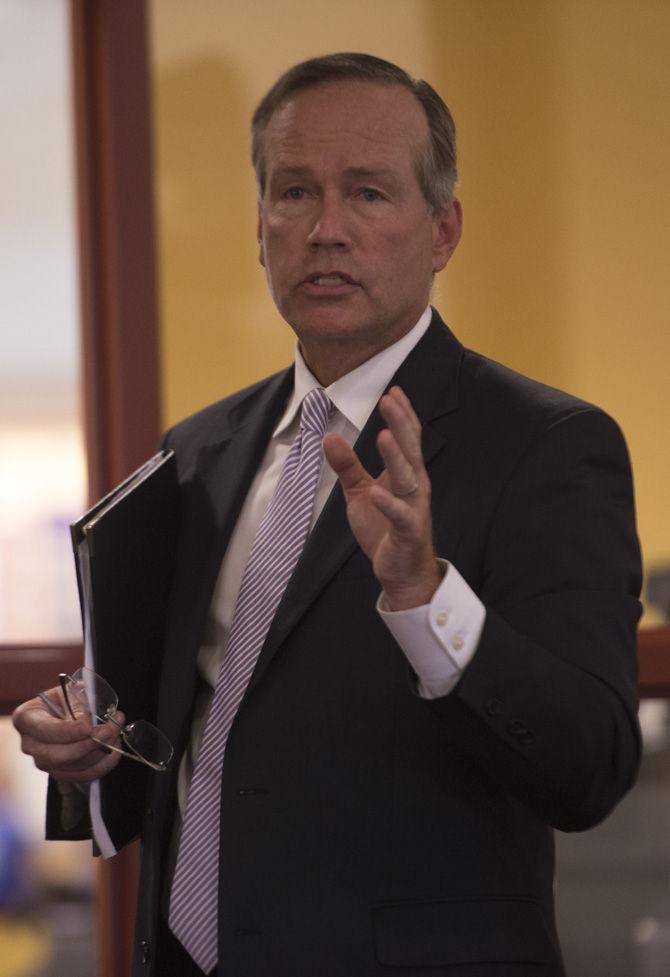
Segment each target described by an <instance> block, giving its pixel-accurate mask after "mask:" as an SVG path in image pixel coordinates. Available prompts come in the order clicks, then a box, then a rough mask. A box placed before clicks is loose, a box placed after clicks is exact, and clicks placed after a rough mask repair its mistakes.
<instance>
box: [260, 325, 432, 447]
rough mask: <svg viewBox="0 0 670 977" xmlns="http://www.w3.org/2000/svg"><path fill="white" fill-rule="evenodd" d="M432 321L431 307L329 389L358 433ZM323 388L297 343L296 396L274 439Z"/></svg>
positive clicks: (275, 432) (279, 424) (335, 402)
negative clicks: (311, 394) (310, 395)
mask: <svg viewBox="0 0 670 977" xmlns="http://www.w3.org/2000/svg"><path fill="white" fill-rule="evenodd" d="M431 318H432V309H431V308H430V306H428V308H427V309H426V310H425V311H424V313H423V315H422V316H421V318H420V319H419V321H418V322H417V324H416V325H415V326H414V327H413V328H412V329H410V331H409V332H408V333H405V335H404V336H402V337H401V338H400V339H399V340H398V341H397V342H395V343H393V344H392V345H391V346H387V347H386V349H383V350H381V352H379V353H377V354H376V355H375V356H372V357H370V359H369V360H366V361H365V363H361V365H360V366H357V367H356V369H355V370H352V371H351V372H350V373H346V374H345V375H344V376H343V377H340V379H339V380H336V381H335V382H334V383H331V385H330V386H329V387H326V388H325V390H326V393H327V394H328V396H329V397H330V400H331V401H332V403H333V404H334V405H335V407H336V408H337V410H338V411H339V412H340V413H341V414H343V415H344V417H346V419H347V420H348V421H349V423H350V424H353V426H354V427H355V428H356V430H357V431H359V432H360V431H362V430H363V428H364V427H365V422H366V421H367V419H368V417H369V416H370V414H371V413H372V411H373V410H374V408H375V406H376V404H377V402H378V401H379V398H380V397H381V395H382V394H383V393H384V391H385V390H386V387H387V386H388V384H389V381H390V379H391V377H392V376H393V375H394V373H395V372H396V370H397V369H398V367H399V366H400V364H401V363H402V362H403V360H405V359H406V358H407V357H408V356H409V354H410V353H411V351H412V350H413V349H414V347H415V346H416V344H417V343H418V342H419V340H420V339H421V337H422V336H423V334H424V333H425V331H426V330H427V329H428V326H429V325H430V320H431ZM320 386H321V384H320V383H319V381H318V380H317V379H316V377H315V376H313V374H312V373H310V371H309V369H308V368H307V365H306V364H305V361H304V359H303V358H302V353H301V352H300V346H299V344H296V353H295V368H294V383H293V393H292V394H291V398H290V400H289V402H288V404H287V405H286V410H285V411H284V413H283V415H282V417H281V419H280V421H279V423H278V424H277V426H276V428H275V429H274V432H273V437H275V436H276V435H279V434H282V433H283V432H285V431H286V430H287V428H289V427H290V426H291V424H292V423H293V421H294V420H295V417H296V414H297V413H298V410H299V409H300V405H301V404H302V402H303V399H304V398H305V396H306V395H307V394H308V393H309V391H310V390H313V389H314V388H315V387H320Z"/></svg>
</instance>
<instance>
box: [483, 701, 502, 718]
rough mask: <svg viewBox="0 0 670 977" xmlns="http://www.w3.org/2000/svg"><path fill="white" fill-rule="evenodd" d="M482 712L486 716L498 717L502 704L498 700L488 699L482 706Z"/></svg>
mask: <svg viewBox="0 0 670 977" xmlns="http://www.w3.org/2000/svg"><path fill="white" fill-rule="evenodd" d="M484 712H485V713H486V715H487V716H492V717H495V716H499V715H500V713H501V712H502V702H501V701H500V699H489V700H488V701H487V702H486V703H485V704H484Z"/></svg>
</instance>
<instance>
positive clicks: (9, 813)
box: [0, 798, 28, 911]
mask: <svg viewBox="0 0 670 977" xmlns="http://www.w3.org/2000/svg"><path fill="white" fill-rule="evenodd" d="M27 859H28V843H27V841H26V837H25V835H24V833H23V830H22V828H21V825H20V823H19V819H18V816H17V815H16V813H15V812H14V811H13V810H12V807H11V806H10V805H9V804H8V803H7V801H6V800H4V799H2V798H0V911H6V910H12V909H21V908H23V907H24V906H25V904H26V901H27V897H28V870H27Z"/></svg>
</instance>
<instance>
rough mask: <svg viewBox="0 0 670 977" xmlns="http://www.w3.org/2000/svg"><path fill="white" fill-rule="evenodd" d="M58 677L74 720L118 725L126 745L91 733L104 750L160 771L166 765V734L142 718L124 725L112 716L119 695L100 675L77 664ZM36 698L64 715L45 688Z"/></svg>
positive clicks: (168, 757)
mask: <svg viewBox="0 0 670 977" xmlns="http://www.w3.org/2000/svg"><path fill="white" fill-rule="evenodd" d="M58 679H59V682H60V687H61V690H62V692H63V698H64V700H65V704H66V706H67V708H68V712H69V713H70V716H71V717H72V718H73V719H74V720H77V719H81V718H88V719H90V720H91V722H92V723H93V724H94V726H95V724H97V723H105V722H111V723H113V724H114V725H115V726H117V727H118V728H119V730H120V732H121V741H122V743H123V744H124V746H125V747H126V749H122V748H121V747H119V746H112V745H111V744H110V743H105V742H103V741H102V740H99V739H96V737H95V736H94V735H93V733H91V739H92V740H94V742H96V743H100V745H101V746H103V747H105V748H106V749H107V750H113V751H114V752H115V753H121V754H123V756H126V757H128V759H130V760H135V761H136V762H137V763H143V764H145V766H147V767H151V769H152V770H157V771H159V772H161V771H164V770H166V769H167V766H168V764H169V763H170V760H171V759H172V753H173V749H172V744H171V743H170V741H169V739H168V738H167V736H164V735H163V733H161V731H160V730H159V729H157V728H156V727H155V726H153V725H152V724H151V723H149V722H147V721H146V720H145V719H138V720H137V721H136V722H134V723H129V724H128V725H127V726H123V725H122V724H121V723H119V722H118V721H117V720H116V719H115V715H116V711H117V709H118V705H119V699H118V696H117V694H116V692H115V691H114V689H113V688H112V687H111V685H109V683H108V682H106V681H105V679H104V678H102V677H101V676H100V675H98V674H97V673H96V672H94V671H92V669H90V668H86V667H84V668H78V669H77V671H76V672H74V673H73V674H72V675H67V674H66V673H65V672H61V674H60V675H59V676H58ZM39 698H40V699H41V700H42V702H43V703H44V704H45V706H46V707H47V708H48V709H49V711H50V712H51V713H52V714H53V715H54V716H57V717H58V718H59V719H67V716H66V715H65V713H64V712H63V711H62V709H61V708H60V707H59V706H58V705H56V703H55V702H54V701H53V699H51V698H50V697H49V696H48V695H47V693H46V692H40V693H39Z"/></svg>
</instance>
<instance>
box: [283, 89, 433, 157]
mask: <svg viewBox="0 0 670 977" xmlns="http://www.w3.org/2000/svg"><path fill="white" fill-rule="evenodd" d="M427 138H428V122H427V120H426V116H425V113H424V111H423V108H422V106H421V104H420V103H419V102H418V100H417V99H416V98H415V96H414V95H413V94H412V92H410V91H409V90H408V89H406V88H404V87H403V86H402V85H395V84H389V85H382V84H378V83H375V82H367V81H341V82H340V81H338V82H327V83H325V84H322V85H318V86H316V87H314V88H309V89H306V90H304V91H300V92H296V93H295V94H293V95H291V96H289V97H288V98H287V99H286V100H285V101H284V102H282V104H281V105H280V106H279V107H278V108H277V109H276V110H275V112H274V113H273V115H272V117H271V118H270V121H269V122H268V125H267V128H266V131H265V140H264V149H265V162H266V165H267V166H268V167H269V168H270V169H272V168H274V167H276V166H282V165H292V164H295V163H311V164H313V165H319V164H320V163H322V162H324V161H326V160H327V161H333V162H337V160H340V159H341V160H342V162H346V163H347V164H351V163H353V164H354V165H367V164H372V163H375V162H377V163H379V162H383V163H389V162H393V161H395V162H397V163H402V162H403V161H404V162H408V163H409V164H410V165H411V164H413V162H414V160H415V159H416V155H417V153H418V151H419V150H420V149H421V147H422V146H423V145H424V144H425V142H426V140H427Z"/></svg>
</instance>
